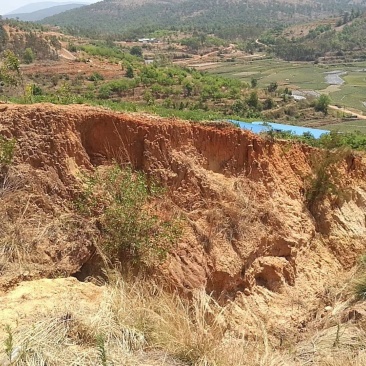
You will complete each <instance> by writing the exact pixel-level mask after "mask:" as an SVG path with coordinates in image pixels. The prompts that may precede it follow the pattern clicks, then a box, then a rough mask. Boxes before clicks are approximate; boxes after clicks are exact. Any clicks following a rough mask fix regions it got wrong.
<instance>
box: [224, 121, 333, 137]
mask: <svg viewBox="0 0 366 366" xmlns="http://www.w3.org/2000/svg"><path fill="white" fill-rule="evenodd" d="M229 122H231V123H235V124H237V125H239V126H240V128H242V129H244V130H249V131H252V132H254V133H261V132H267V131H268V130H270V129H271V128H272V129H273V130H274V131H279V132H291V133H292V134H294V135H296V136H302V135H303V134H304V133H311V134H312V135H313V136H314V137H315V138H316V139H318V138H319V137H320V136H321V135H323V134H327V133H329V132H330V131H328V130H319V129H317V128H309V127H301V126H292V125H284V124H281V123H272V122H263V121H255V122H252V123H249V122H241V121H235V120H229ZM264 123H265V125H264Z"/></svg>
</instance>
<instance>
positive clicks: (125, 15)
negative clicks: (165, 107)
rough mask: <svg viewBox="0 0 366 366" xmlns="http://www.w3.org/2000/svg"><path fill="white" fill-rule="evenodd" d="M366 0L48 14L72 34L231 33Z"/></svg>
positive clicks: (138, 4)
mask: <svg viewBox="0 0 366 366" xmlns="http://www.w3.org/2000/svg"><path fill="white" fill-rule="evenodd" d="M365 6H366V0H361V1H359V0H354V2H352V1H349V0H318V1H314V0H308V1H300V0H299V1H297V0H295V1H290V0H275V1H257V0H238V1H233V0H164V1H159V0H158V1H156V0H138V1H132V0H104V1H101V2H98V3H95V4H92V5H89V6H87V7H83V8H82V9H74V10H70V11H67V12H64V13H62V14H58V15H55V16H52V17H48V18H45V19H44V20H43V21H42V22H43V23H47V24H53V25H59V26H62V27H64V28H66V29H67V30H68V31H69V32H72V33H73V34H80V35H87V36H100V35H101V34H102V33H104V34H114V35H123V36H124V37H138V36H143V35H146V33H147V32H149V31H151V30H155V29H158V28H171V27H176V28H184V29H187V28H188V29H189V28H195V29H198V30H203V31H208V32H217V31H220V33H221V36H222V37H225V36H226V37H227V38H229V37H233V36H235V35H236V33H240V27H242V26H243V25H244V24H246V25H259V26H271V25H273V24H275V23H277V22H278V21H281V22H282V23H284V22H285V23H294V22H298V21H306V20H309V19H315V18H318V17H327V16H330V15H339V14H340V13H341V12H344V11H347V10H351V9H352V8H355V7H356V8H360V7H361V8H363V7H365Z"/></svg>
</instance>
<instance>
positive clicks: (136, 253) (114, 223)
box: [77, 165, 180, 266]
mask: <svg viewBox="0 0 366 366" xmlns="http://www.w3.org/2000/svg"><path fill="white" fill-rule="evenodd" d="M84 186H85V188H84V191H83V192H82V195H81V198H80V199H79V200H78V201H77V207H78V208H79V210H80V212H81V213H83V214H84V215H87V216H89V217H97V220H98V223H99V226H100V229H101V241H100V247H101V249H102V251H103V252H104V253H105V254H106V255H107V256H108V257H109V258H110V259H112V258H113V259H114V260H117V261H122V262H132V263H138V264H143V265H146V266H149V265H150V264H152V263H155V262H156V261H160V260H162V259H164V258H165V255H166V253H167V251H168V250H169V248H170V246H171V245H173V244H174V243H175V242H176V240H177V238H178V237H179V235H180V224H179V220H178V218H177V217H176V216H174V215H171V216H170V215H169V214H167V216H164V217H161V216H160V213H159V212H158V210H157V209H156V205H154V207H152V206H151V203H152V201H154V203H157V202H159V201H160V202H161V199H162V197H163V190H162V188H160V187H159V186H158V185H157V184H155V183H154V182H152V181H150V180H149V179H148V178H147V177H146V176H145V174H144V173H142V172H138V171H133V170H132V169H131V167H125V168H123V169H122V168H121V167H120V166H118V165H115V166H114V167H112V168H108V169H107V170H106V171H104V172H98V173H94V174H92V175H89V176H85V177H84Z"/></svg>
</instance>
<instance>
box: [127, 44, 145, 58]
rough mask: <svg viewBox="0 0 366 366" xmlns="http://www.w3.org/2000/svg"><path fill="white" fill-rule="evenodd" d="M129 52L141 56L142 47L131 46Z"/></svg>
mask: <svg viewBox="0 0 366 366" xmlns="http://www.w3.org/2000/svg"><path fill="white" fill-rule="evenodd" d="M130 54H131V55H132V56H137V57H142V48H141V47H140V46H133V47H131V49H130Z"/></svg>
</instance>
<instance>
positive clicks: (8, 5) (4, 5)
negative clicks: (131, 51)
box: [0, 0, 100, 14]
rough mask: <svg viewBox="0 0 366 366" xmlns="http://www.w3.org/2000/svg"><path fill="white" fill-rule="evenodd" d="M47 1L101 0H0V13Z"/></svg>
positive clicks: (92, 1)
mask: <svg viewBox="0 0 366 366" xmlns="http://www.w3.org/2000/svg"><path fill="white" fill-rule="evenodd" d="M45 1H52V2H60V3H84V2H85V3H86V2H87V3H90V4H91V3H96V2H97V1H100V0H79V1H78V0H11V1H9V0H0V14H7V13H9V12H10V11H13V10H16V9H18V8H20V7H21V6H24V5H28V4H34V3H41V2H45Z"/></svg>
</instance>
